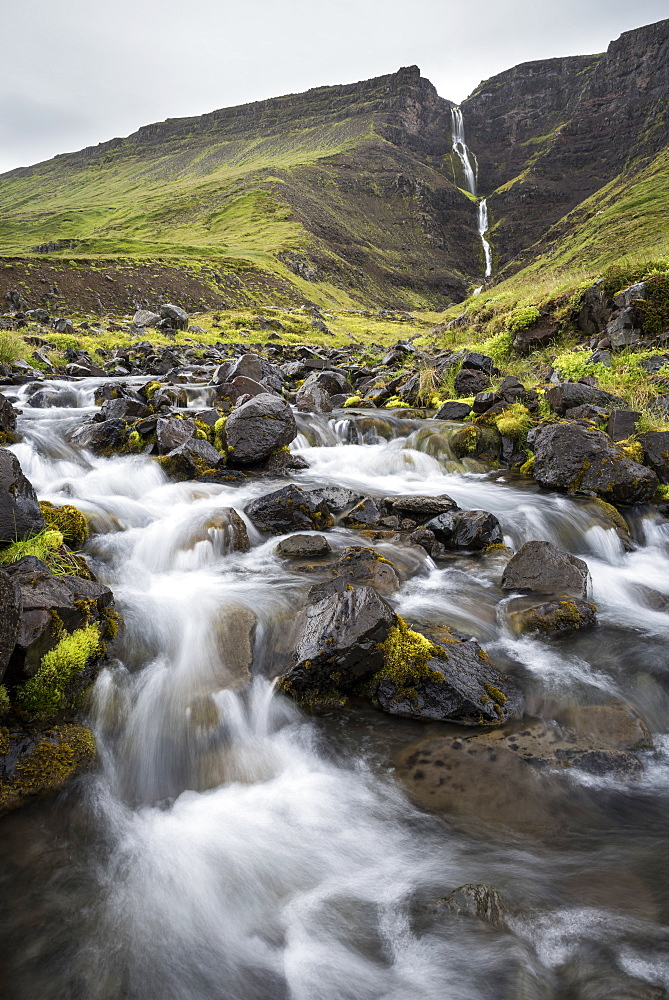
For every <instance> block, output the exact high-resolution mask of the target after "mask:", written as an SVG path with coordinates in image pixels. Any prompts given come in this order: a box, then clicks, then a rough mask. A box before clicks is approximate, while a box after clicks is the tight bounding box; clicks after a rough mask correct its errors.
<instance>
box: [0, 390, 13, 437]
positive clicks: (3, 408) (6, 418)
mask: <svg viewBox="0 0 669 1000" xmlns="http://www.w3.org/2000/svg"><path fill="white" fill-rule="evenodd" d="M16 416H17V414H16V410H15V409H14V407H13V406H12V404H11V403H10V402H9V400H8V399H7V397H6V396H3V395H2V393H0V441H2V440H7V439H8V438H11V436H12V435H13V434H14V432H15V431H16Z"/></svg>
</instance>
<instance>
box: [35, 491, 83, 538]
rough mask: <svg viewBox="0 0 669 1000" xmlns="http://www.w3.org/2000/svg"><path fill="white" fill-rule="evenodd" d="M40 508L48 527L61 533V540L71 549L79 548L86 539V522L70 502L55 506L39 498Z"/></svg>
mask: <svg viewBox="0 0 669 1000" xmlns="http://www.w3.org/2000/svg"><path fill="white" fill-rule="evenodd" d="M39 506H40V510H41V511H42V515H43V517H44V521H45V523H46V525H47V527H48V528H55V529H57V530H58V531H60V532H61V533H62V536H63V541H64V542H65V544H66V545H68V546H69V547H70V548H71V549H80V548H82V547H83V545H84V544H85V542H86V540H87V539H88V522H87V521H86V518H85V516H84V515H83V514H82V513H81V511H80V510H77V508H76V507H73V506H72V505H71V504H63V506H62V507H56V506H55V504H52V503H49V502H48V501H47V500H40V505H39Z"/></svg>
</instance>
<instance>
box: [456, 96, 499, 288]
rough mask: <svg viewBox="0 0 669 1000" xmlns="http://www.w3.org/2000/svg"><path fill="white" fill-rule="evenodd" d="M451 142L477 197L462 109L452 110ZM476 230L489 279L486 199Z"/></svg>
mask: <svg viewBox="0 0 669 1000" xmlns="http://www.w3.org/2000/svg"><path fill="white" fill-rule="evenodd" d="M451 141H452V143H453V152H454V153H455V155H456V156H457V158H458V159H459V161H460V166H461V167H462V174H463V177H464V181H465V188H466V190H467V191H469V193H470V194H473V195H474V197H476V186H477V181H478V163H477V162H476V157H475V156H474V155H473V153H471V152H470V149H469V146H468V145H467V141H466V139H465V122H464V118H463V116H462V109H461V108H457V107H454V108H451ZM476 228H477V232H478V234H479V238H480V240H481V246H482V248H483V258H484V261H485V271H484V277H485V278H489V277H490V276H491V274H492V247H491V246H490V243H489V242H488V240H487V239H486V233H487V232H488V228H489V224H488V203H487V201H486V199H485V198H481V199H480V201H479V202H478V205H477V206H476ZM482 290H483V289H482V286H481V288H477V289H476V290H475V292H474V294H475V295H478V294H480V292H481V291H482Z"/></svg>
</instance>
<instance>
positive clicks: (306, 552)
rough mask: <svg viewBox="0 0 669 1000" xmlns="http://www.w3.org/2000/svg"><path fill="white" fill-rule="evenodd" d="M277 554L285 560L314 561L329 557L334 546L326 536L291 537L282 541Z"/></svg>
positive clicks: (277, 548)
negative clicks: (317, 558)
mask: <svg viewBox="0 0 669 1000" xmlns="http://www.w3.org/2000/svg"><path fill="white" fill-rule="evenodd" d="M276 552H277V555H279V556H283V557H284V558H285V559H302V558H304V559H313V558H315V557H316V556H325V555H328V553H329V552H332V546H331V545H330V543H329V542H328V540H327V538H326V537H325V535H290V537H289V538H282V539H281V541H280V542H279V544H278V545H277V547H276Z"/></svg>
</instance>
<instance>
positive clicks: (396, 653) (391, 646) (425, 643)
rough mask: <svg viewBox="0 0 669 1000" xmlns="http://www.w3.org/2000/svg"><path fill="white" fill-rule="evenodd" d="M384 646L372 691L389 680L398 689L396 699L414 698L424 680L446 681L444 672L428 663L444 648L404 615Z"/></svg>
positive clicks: (373, 680) (382, 646)
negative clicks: (416, 628)
mask: <svg viewBox="0 0 669 1000" xmlns="http://www.w3.org/2000/svg"><path fill="white" fill-rule="evenodd" d="M454 641H455V640H454ZM381 649H382V650H383V660H384V663H383V667H382V668H381V670H379V671H377V673H376V674H374V676H373V678H372V681H371V684H370V690H372V691H375V690H376V688H377V687H378V685H379V683H380V682H381V681H383V680H389V681H392V682H393V684H394V685H395V687H396V688H397V694H396V696H395V697H396V698H397V699H400V698H403V697H409V698H414V697H415V686H416V684H417V683H419V682H420V681H421V680H430V681H433V682H435V683H437V684H443V682H444V677H443V674H441V673H440V672H439V671H438V670H432V669H431V668H430V666H429V665H428V664H429V662H430V660H432V659H434V658H435V657H439V656H440V655H441V653H442V650H441V649H440V648H439V646H437V645H436V644H435V643H434V642H432V641H431V640H430V639H427V638H426V637H425V636H424V635H421V634H420V632H414V631H413V629H410V628H409V626H408V625H407V624H406V622H405V621H404V620H403V619H402V618H399V617H398V619H397V625H395V626H394V627H393V628H391V630H390V633H389V635H388V638H387V639H386V641H385V642H384V643H382V645H381Z"/></svg>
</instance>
